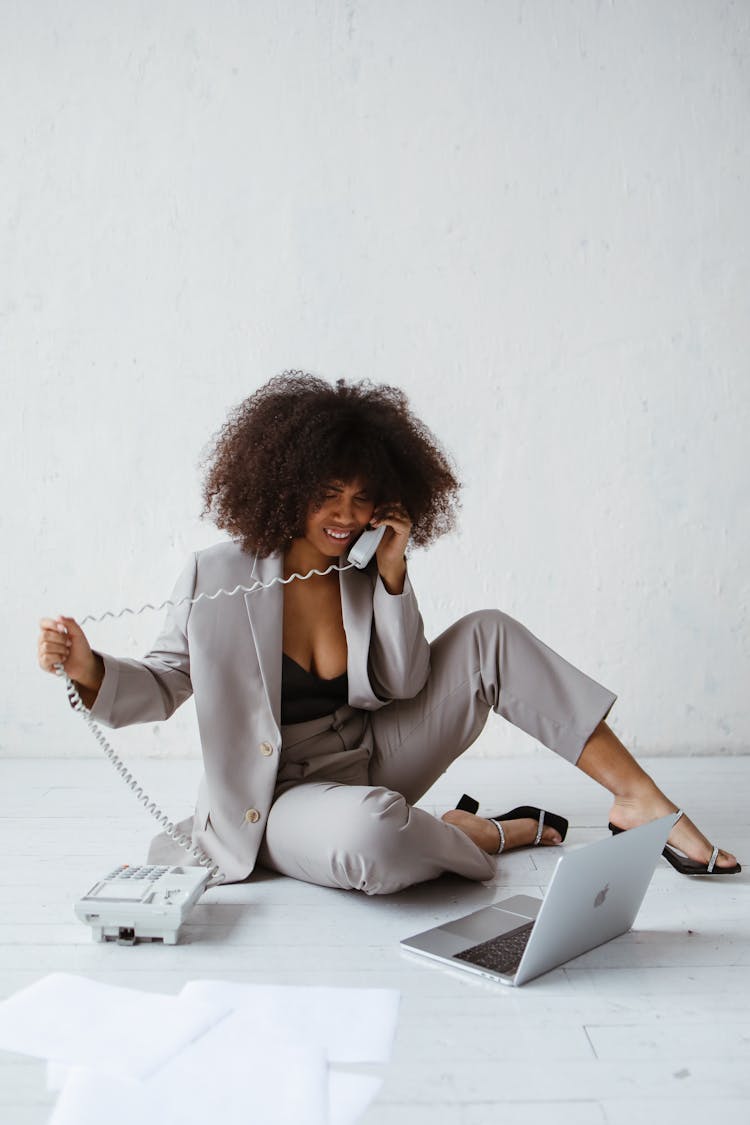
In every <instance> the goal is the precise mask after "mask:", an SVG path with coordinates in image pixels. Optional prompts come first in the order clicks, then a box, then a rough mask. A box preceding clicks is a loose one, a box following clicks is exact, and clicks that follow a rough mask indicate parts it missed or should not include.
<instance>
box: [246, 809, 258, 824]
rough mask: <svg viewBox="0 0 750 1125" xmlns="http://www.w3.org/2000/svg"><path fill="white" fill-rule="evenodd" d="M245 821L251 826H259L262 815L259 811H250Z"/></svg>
mask: <svg viewBox="0 0 750 1125" xmlns="http://www.w3.org/2000/svg"><path fill="white" fill-rule="evenodd" d="M245 820H246V821H247V822H248V823H249V824H257V823H258V821H259V820H260V813H259V812H258V810H257V809H248V810H247V812H246V813H245Z"/></svg>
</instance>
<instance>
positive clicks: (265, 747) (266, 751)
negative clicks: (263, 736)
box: [260, 742, 273, 758]
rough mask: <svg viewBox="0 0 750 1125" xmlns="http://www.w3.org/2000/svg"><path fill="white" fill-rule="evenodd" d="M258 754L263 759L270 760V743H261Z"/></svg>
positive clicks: (271, 748)
mask: <svg viewBox="0 0 750 1125" xmlns="http://www.w3.org/2000/svg"><path fill="white" fill-rule="evenodd" d="M260 752H261V754H262V755H263V757H264V758H270V757H271V755H272V754H273V746H272V745H271V743H270V742H261V744H260Z"/></svg>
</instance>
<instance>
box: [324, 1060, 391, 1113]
mask: <svg viewBox="0 0 750 1125" xmlns="http://www.w3.org/2000/svg"><path fill="white" fill-rule="evenodd" d="M382 1085H383V1079H382V1078H376V1077H375V1076H374V1075H372V1074H351V1073H347V1072H342V1071H336V1070H330V1069H329V1071H328V1125H354V1122H355V1121H358V1120H359V1118H360V1117H361V1116H362V1114H363V1113H364V1112H365V1110H366V1109H367V1107H368V1105H369V1104H370V1102H371V1101H372V1100H373V1098H374V1097H375V1095H376V1094H377V1092H378V1090H379V1089H380V1087H381V1086H382Z"/></svg>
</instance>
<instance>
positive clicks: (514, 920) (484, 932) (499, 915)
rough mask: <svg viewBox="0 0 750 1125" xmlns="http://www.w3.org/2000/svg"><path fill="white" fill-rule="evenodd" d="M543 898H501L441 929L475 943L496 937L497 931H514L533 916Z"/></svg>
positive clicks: (444, 925)
mask: <svg viewBox="0 0 750 1125" xmlns="http://www.w3.org/2000/svg"><path fill="white" fill-rule="evenodd" d="M541 905H542V900H541V899H540V898H539V899H537V898H530V897H529V896H528V895H514V896H513V897H512V898H505V899H502V900H501V901H500V902H498V903H496V904H495V905H493V906H485V907H484V908H483V909H482V910H475V911H474V913H473V914H467V915H466V917H465V918H457V919H456V921H455V922H444V923H443V924H442V926H441V927H440V929H441V930H444V931H446V932H447V933H449V934H455V935H456V936H457V937H461V938H466V939H467V941H468V942H469V943H470V944H474V945H476V944H477V943H478V942H480V941H486V940H487V939H488V938H492V937H498V936H499V935H500V934H505V933H508V931H509V930H515V929H517V927H518V926H520V925H523V923H524V922H528V921H531V920H533V919H534V918H536V916H537V914H538V913H539V909H540V907H541Z"/></svg>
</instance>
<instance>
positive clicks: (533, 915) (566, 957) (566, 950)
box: [401, 813, 677, 985]
mask: <svg viewBox="0 0 750 1125" xmlns="http://www.w3.org/2000/svg"><path fill="white" fill-rule="evenodd" d="M676 821H677V814H676V813H670V814H669V815H668V816H663V817H661V818H660V819H659V820H652V821H651V822H650V823H649V824H643V825H641V827H640V828H631V829H630V830H629V831H628V832H621V833H620V835H619V836H608V837H605V838H604V839H602V840H597V841H596V842H595V843H593V844H587V845H586V846H585V847H581V848H575V849H573V850H571V851H569V852H566V853H565V855H563V856H561V857H560V859H559V860H558V861H557V866H556V867H555V870H554V873H553V875H552V879H551V880H550V884H549V886H548V888H547V893H546V895H545V897H544V899H537V898H530V897H529V896H528V895H514V896H513V897H512V898H506V899H501V901H500V902H496V903H493V904H492V905H491V906H485V907H484V908H483V909H482V910H475V911H474V912H473V913H472V914H466V915H465V916H464V917H463V918H457V919H456V920H455V922H445V923H444V924H443V925H442V926H437V927H435V928H434V929H432V930H425V932H424V933H421V934H415V935H414V937H410V938H405V939H404V940H403V941H402V942H401V944H402V946H403V947H404V948H405V949H408V950H410V951H411V952H413V953H421V954H423V955H424V956H425V957H433V958H435V960H437V961H445V962H447V963H448V964H449V965H453V966H455V967H456V968H458V969H466V970H467V971H468V972H470V973H479V974H480V975H481V976H484V977H489V978H490V980H495V981H500V982H501V983H502V984H515V985H519V984H525V983H526V981H529V980H532V979H533V977H538V976H539V975H540V974H541V973H546V972H548V971H549V970H550V969H554V968H555V967H556V966H557V965H562V964H564V963H565V962H566V961H570V960H571V959H572V958H573V957H577V956H578V955H579V954H580V953H586V951H587V950H589V949H595V948H596V947H597V946H598V945H603V944H604V942H605V941H611V940H612V938H615V937H617V936H618V935H619V934H623V933H625V931H626V930H629V929H630V927H631V926H632V924H633V922H634V920H635V916H636V914H637V913H638V910H639V907H640V905H641V903H642V902H643V897H644V895H645V894H646V889H647V887H648V885H649V883H650V882H651V876H652V875H653V873H654V868H655V866H656V863H657V860H658V859H659V856H660V855H661V851H662V848H663V847H664V845H665V844H666V842H667V837H668V836H669V833H670V832H671V831H672V827H673V825H674V824H675V823H676Z"/></svg>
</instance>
